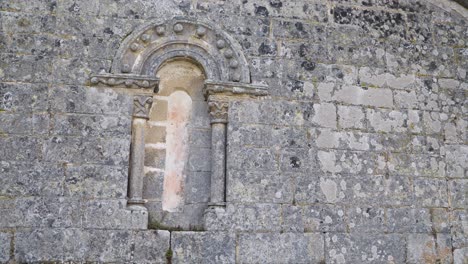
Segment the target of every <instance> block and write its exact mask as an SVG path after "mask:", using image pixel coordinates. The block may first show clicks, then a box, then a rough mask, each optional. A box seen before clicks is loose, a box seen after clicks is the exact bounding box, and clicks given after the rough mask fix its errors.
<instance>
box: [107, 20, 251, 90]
mask: <svg viewBox="0 0 468 264" xmlns="http://www.w3.org/2000/svg"><path fill="white" fill-rule="evenodd" d="M177 57H185V58H191V59H192V60H194V61H196V62H198V63H199V64H200V65H201V66H202V67H203V70H204V71H205V74H206V76H207V78H208V79H210V80H213V81H231V82H232V81H233V82H242V83H250V73H249V67H248V63H247V60H246V59H245V56H244V54H243V53H242V49H241V47H240V45H239V44H238V43H237V42H236V41H235V40H234V39H233V38H232V37H230V36H229V35H228V34H226V33H225V32H223V31H222V30H220V29H218V28H217V27H216V26H214V25H211V24H210V23H207V22H199V21H194V20H190V19H185V18H174V19H171V20H168V21H164V22H160V21H153V22H151V23H148V24H145V25H143V26H141V27H140V28H138V29H137V30H135V31H134V32H133V33H132V34H131V35H129V36H128V37H127V38H126V39H125V40H124V42H123V43H122V45H121V47H120V49H119V51H118V52H117V54H116V56H115V58H114V61H113V64H112V69H111V73H113V74H132V75H154V74H155V73H156V71H157V70H158V69H159V67H161V65H162V64H163V63H164V62H165V61H167V60H170V59H173V58H177Z"/></svg>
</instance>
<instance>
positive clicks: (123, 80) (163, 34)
mask: <svg viewBox="0 0 468 264" xmlns="http://www.w3.org/2000/svg"><path fill="white" fill-rule="evenodd" d="M177 58H189V59H191V60H192V61H195V62H196V63H197V64H199V65H200V68H201V69H202V70H203V71H204V73H205V76H206V78H207V79H206V80H205V87H204V91H203V93H204V95H205V100H206V101H207V104H208V109H209V115H210V118H211V120H210V121H211V122H210V123H211V164H212V168H211V186H210V190H211V193H210V203H209V204H208V209H207V211H209V212H213V211H216V210H218V208H224V207H225V206H226V175H227V172H226V146H227V142H226V141H227V124H228V121H229V118H228V113H229V105H230V102H231V101H234V100H235V101H239V100H245V99H249V98H255V97H258V96H267V95H269V92H268V89H267V87H266V86H264V85H258V84H251V80H250V69H249V64H248V62H247V60H246V58H245V56H244V54H243V51H242V48H241V46H240V45H239V44H238V43H237V42H236V41H235V40H234V39H233V38H232V37H231V36H229V35H228V34H227V33H226V32H224V31H223V30H221V29H220V28H218V27H217V26H215V25H213V24H212V23H209V22H207V21H199V20H193V19H186V18H173V19H170V20H167V21H152V22H150V23H147V24H144V25H142V26H141V27H139V28H137V29H136V30H134V32H133V33H131V34H130V35H129V36H128V37H126V39H125V40H124V41H123V43H122V45H121V46H120V48H119V50H118V51H117V53H116V56H115V57H114V59H113V63H112V67H111V70H110V72H109V73H106V72H101V73H98V74H91V76H90V79H89V84H90V85H91V86H104V87H108V88H119V89H121V88H126V89H128V90H129V91H131V94H132V95H133V97H134V100H133V114H132V132H131V133H132V139H131V146H130V163H129V164H130V170H129V177H128V196H127V209H128V210H131V211H137V212H139V213H140V215H141V216H142V217H143V218H146V220H145V221H146V223H147V221H148V214H147V209H146V207H145V206H144V204H145V200H144V199H143V177H144V160H145V129H144V128H145V124H146V122H147V120H148V119H149V111H150V109H151V107H152V104H153V101H152V96H153V95H154V94H158V91H159V90H158V84H159V79H158V78H157V77H156V72H157V70H158V69H159V68H160V67H161V66H162V65H164V63H165V62H167V61H170V60H173V59H177ZM146 226H147V225H146Z"/></svg>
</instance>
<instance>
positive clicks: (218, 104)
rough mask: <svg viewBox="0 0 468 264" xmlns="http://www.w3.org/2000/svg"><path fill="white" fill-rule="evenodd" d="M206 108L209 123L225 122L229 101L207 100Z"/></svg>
mask: <svg viewBox="0 0 468 264" xmlns="http://www.w3.org/2000/svg"><path fill="white" fill-rule="evenodd" d="M208 108H209V112H210V116H211V123H227V119H228V109H229V103H228V102H223V101H209V102H208Z"/></svg>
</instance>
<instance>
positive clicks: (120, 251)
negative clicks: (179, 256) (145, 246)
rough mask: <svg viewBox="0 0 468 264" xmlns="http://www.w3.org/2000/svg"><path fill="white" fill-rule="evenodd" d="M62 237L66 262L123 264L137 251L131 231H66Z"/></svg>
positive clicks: (62, 248) (63, 231)
mask: <svg viewBox="0 0 468 264" xmlns="http://www.w3.org/2000/svg"><path fill="white" fill-rule="evenodd" d="M62 236H63V240H61V243H62V247H61V248H60V250H62V251H63V253H62V255H63V259H64V260H72V261H75V260H81V261H91V262H104V263H108V262H117V263H122V262H128V261H130V256H132V253H135V251H136V246H135V247H132V241H136V237H134V236H133V235H132V232H131V231H126V230H89V229H66V230H62ZM62 241H63V242H62ZM166 243H167V242H166ZM154 250H155V251H157V250H159V249H154ZM133 256H134V257H136V256H135V255H134V254H133Z"/></svg>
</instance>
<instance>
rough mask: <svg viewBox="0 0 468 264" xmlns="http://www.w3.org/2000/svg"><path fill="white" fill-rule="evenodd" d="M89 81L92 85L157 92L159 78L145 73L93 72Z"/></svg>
mask: <svg viewBox="0 0 468 264" xmlns="http://www.w3.org/2000/svg"><path fill="white" fill-rule="evenodd" d="M89 82H90V84H91V85H92V86H99V85H104V86H107V87H123V88H129V89H144V90H149V91H154V92H156V93H157V92H158V84H159V78H156V77H153V76H145V75H133V74H109V73H100V74H91V76H90V78H89Z"/></svg>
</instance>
